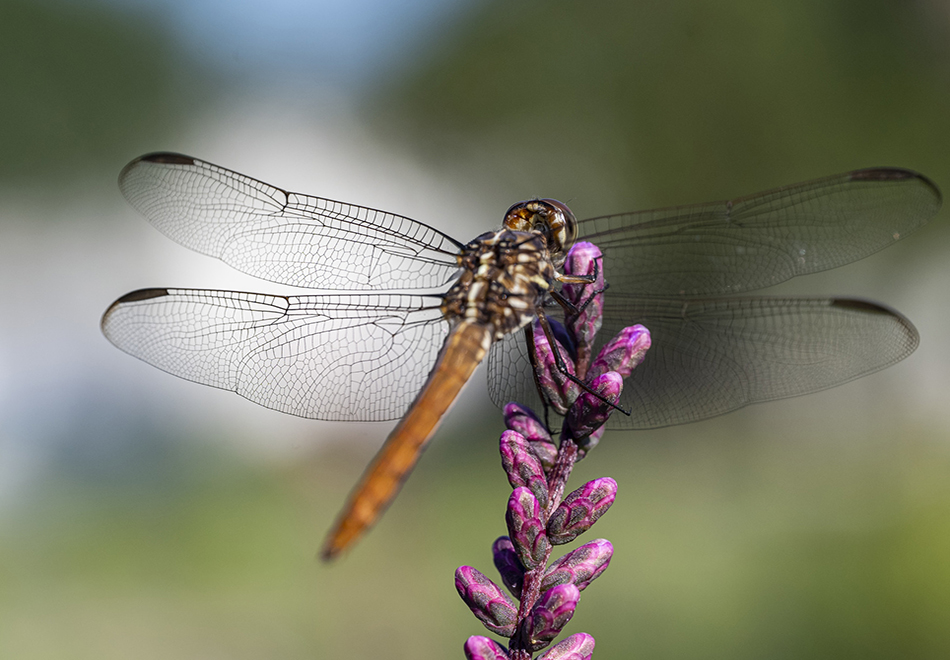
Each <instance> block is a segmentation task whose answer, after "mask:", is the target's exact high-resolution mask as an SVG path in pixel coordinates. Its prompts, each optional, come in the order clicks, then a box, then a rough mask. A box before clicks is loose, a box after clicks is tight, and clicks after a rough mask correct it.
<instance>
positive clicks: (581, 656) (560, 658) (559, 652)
mask: <svg viewBox="0 0 950 660" xmlns="http://www.w3.org/2000/svg"><path fill="white" fill-rule="evenodd" d="M593 654H594V638H593V637H591V636H590V635H588V634H587V633H577V634H576V635H571V636H570V637H568V638H567V639H565V640H563V641H562V642H559V643H558V644H555V645H554V646H552V647H551V649H550V650H549V651H548V652H547V653H545V654H544V655H542V656H541V657H540V658H538V660H590V659H591V656H592V655H593Z"/></svg>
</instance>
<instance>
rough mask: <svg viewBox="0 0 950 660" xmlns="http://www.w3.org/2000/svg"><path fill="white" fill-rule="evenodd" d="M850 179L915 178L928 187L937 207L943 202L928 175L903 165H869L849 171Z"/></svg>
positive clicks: (938, 189) (895, 179)
mask: <svg viewBox="0 0 950 660" xmlns="http://www.w3.org/2000/svg"><path fill="white" fill-rule="evenodd" d="M851 179H852V180H854V181H906V180H908V179H916V180H917V181H919V182H920V183H922V184H923V185H924V186H926V187H927V188H929V189H930V192H931V193H933V195H934V197H935V198H936V200H937V207H938V208H939V207H940V204H941V203H942V202H943V194H942V193H941V192H940V188H939V187H937V184H936V183H934V182H933V181H932V180H931V179H930V178H929V177H926V176H924V175H923V174H921V173H920V172H916V171H914V170H908V169H905V168H903V167H870V168H868V169H865V170H857V171H855V172H851Z"/></svg>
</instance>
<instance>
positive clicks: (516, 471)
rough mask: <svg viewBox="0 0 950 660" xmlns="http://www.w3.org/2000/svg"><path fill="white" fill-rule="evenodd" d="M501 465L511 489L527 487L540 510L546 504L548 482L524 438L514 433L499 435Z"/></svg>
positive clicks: (539, 463)
mask: <svg viewBox="0 0 950 660" xmlns="http://www.w3.org/2000/svg"><path fill="white" fill-rule="evenodd" d="M499 444H500V446H501V464H502V467H504V468H505V472H506V473H507V474H508V483H510V484H511V486H512V488H517V487H518V486H525V487H527V488H528V489H529V490H530V491H531V492H532V493H533V494H534V496H535V497H536V498H537V500H538V503H539V504H540V505H541V508H544V507H546V506H547V504H548V480H547V478H545V476H544V468H543V467H542V466H541V461H539V460H538V457H537V456H536V455H535V454H534V452H533V451H531V448H530V447H529V446H528V441H527V440H525V438H524V436H523V435H521V434H520V433H517V432H515V431H505V432H504V433H502V434H501V441H500V442H499Z"/></svg>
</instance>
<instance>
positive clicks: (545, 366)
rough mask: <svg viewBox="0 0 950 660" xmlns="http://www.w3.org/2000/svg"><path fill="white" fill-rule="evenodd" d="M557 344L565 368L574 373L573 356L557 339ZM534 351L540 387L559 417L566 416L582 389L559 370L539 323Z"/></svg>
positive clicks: (536, 374)
mask: <svg viewBox="0 0 950 660" xmlns="http://www.w3.org/2000/svg"><path fill="white" fill-rule="evenodd" d="M555 342H557V351H558V355H560V356H561V359H562V360H563V362H564V366H565V368H566V369H567V371H568V372H570V373H574V360H573V359H572V358H571V354H570V353H569V352H568V350H567V349H566V348H564V346H563V345H561V342H559V341H557V339H556V338H555ZM534 351H535V357H536V359H537V371H536V372H535V376H536V377H537V381H538V387H539V388H540V389H541V392H542V393H543V396H544V399H545V400H546V401H547V402H548V403H549V404H550V405H551V407H552V408H554V410H556V411H557V413H558V414H559V415H564V414H566V413H567V409H568V408H570V407H571V404H572V403H574V400H575V399H576V398H577V395H578V394H580V392H581V388H580V386H579V385H578V384H577V383H575V382H574V381H572V380H571V379H569V378H568V377H567V376H565V375H564V373H562V372H561V370H560V369H558V366H557V363H556V362H555V359H554V349H552V348H551V344H550V342H548V338H547V336H546V335H545V334H544V329H543V328H542V327H541V323H540V322H538V321H535V323H534Z"/></svg>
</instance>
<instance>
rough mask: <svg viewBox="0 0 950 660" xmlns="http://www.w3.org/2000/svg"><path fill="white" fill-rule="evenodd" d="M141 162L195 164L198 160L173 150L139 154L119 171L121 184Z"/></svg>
mask: <svg viewBox="0 0 950 660" xmlns="http://www.w3.org/2000/svg"><path fill="white" fill-rule="evenodd" d="M139 163H163V164H166V165H194V164H195V163H197V161H196V160H195V159H194V158H192V157H191V156H186V155H184V154H176V153H174V152H172V151H155V152H153V153H150V154H145V155H144V156H139V157H138V158H136V159H135V160H133V161H132V162H130V163H129V164H128V165H126V166H125V167H123V168H122V171H121V172H120V173H119V185H120V186H121V185H122V181H123V180H124V179H125V178H126V177H127V176H128V174H129V172H131V171H132V170H133V169H135V167H136V166H137V165H138V164H139Z"/></svg>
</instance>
